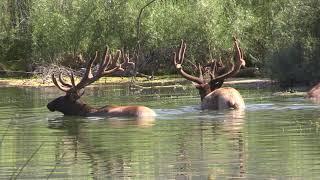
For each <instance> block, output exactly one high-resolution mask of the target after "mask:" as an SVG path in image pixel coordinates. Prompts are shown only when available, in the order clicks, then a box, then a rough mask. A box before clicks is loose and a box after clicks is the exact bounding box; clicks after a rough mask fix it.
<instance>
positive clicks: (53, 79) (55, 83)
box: [51, 73, 70, 92]
mask: <svg viewBox="0 0 320 180" xmlns="http://www.w3.org/2000/svg"><path fill="white" fill-rule="evenodd" d="M51 78H52V82H53V84H54V85H55V86H57V88H59V89H60V90H61V91H64V92H68V91H69V90H70V88H68V87H62V86H60V85H59V83H58V81H57V79H56V77H54V73H53V74H52V75H51Z"/></svg>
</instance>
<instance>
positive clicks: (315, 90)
mask: <svg viewBox="0 0 320 180" xmlns="http://www.w3.org/2000/svg"><path fill="white" fill-rule="evenodd" d="M307 98H310V99H311V100H312V101H314V102H316V103H320V83H318V84H316V85H315V86H313V87H312V88H311V89H310V90H309V91H308V93H307Z"/></svg>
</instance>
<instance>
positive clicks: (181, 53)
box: [173, 40, 205, 84]
mask: <svg viewBox="0 0 320 180" xmlns="http://www.w3.org/2000/svg"><path fill="white" fill-rule="evenodd" d="M186 48H187V45H186V43H184V42H183V40H181V45H180V49H179V52H178V59H177V54H176V52H174V53H173V63H174V65H175V67H176V69H177V70H178V72H179V73H180V74H181V75H182V76H183V77H184V78H186V79H187V80H189V81H192V82H195V83H198V84H204V83H205V81H204V79H203V75H202V70H201V69H202V67H201V66H200V64H199V73H200V75H199V77H195V76H192V75H190V74H188V73H186V72H185V71H184V70H183V69H182V63H183V60H184V55H185V52H186Z"/></svg>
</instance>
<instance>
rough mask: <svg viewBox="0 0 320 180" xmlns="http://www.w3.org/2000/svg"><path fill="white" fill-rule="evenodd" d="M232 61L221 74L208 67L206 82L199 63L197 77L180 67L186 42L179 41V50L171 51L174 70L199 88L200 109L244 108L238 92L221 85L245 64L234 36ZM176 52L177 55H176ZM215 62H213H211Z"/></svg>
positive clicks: (215, 69) (213, 67) (214, 68)
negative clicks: (207, 79)
mask: <svg viewBox="0 0 320 180" xmlns="http://www.w3.org/2000/svg"><path fill="white" fill-rule="evenodd" d="M233 39H234V50H235V55H234V59H235V60H234V61H235V62H234V63H231V67H230V68H229V69H227V70H226V72H224V73H223V74H218V73H217V72H215V71H217V68H216V67H215V66H212V67H211V68H210V72H209V75H210V81H209V82H207V81H206V80H205V79H204V77H203V73H202V69H203V67H202V66H201V65H200V64H199V67H198V70H199V77H195V76H192V75H190V74H188V73H186V72H185V71H184V70H183V69H182V63H183V60H184V56H185V51H186V47H187V46H186V43H184V42H183V41H182V42H181V45H180V48H179V51H178V52H177V53H176V52H174V53H173V63H174V65H175V68H176V70H177V71H178V72H179V74H180V75H182V76H183V77H184V78H185V79H187V80H189V81H191V82H193V84H194V85H195V87H196V88H197V89H198V90H199V94H200V98H201V108H202V109H213V110H220V109H244V108H245V104H244V100H243V98H242V96H241V95H240V93H239V92H238V91H237V90H236V89H234V88H231V87H221V86H222V85H223V82H224V80H225V79H227V78H230V77H232V76H234V75H235V74H237V73H238V72H239V70H240V68H241V67H242V66H245V61H244V59H243V54H242V51H241V49H240V47H239V44H238V41H237V39H236V38H235V37H234V38H233ZM177 54H178V55H177ZM213 64H215V63H213Z"/></svg>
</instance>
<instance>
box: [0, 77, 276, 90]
mask: <svg viewBox="0 0 320 180" xmlns="http://www.w3.org/2000/svg"><path fill="white" fill-rule="evenodd" d="M135 82H136V83H137V84H138V85H143V84H157V85H162V84H188V80H185V79H184V78H178V77H174V76H157V77H155V79H154V80H146V78H141V77H137V80H136V81H135ZM130 83H131V77H102V78H101V79H99V80H98V81H96V82H94V83H93V84H91V85H89V86H97V85H115V84H120V85H121V84H130ZM224 84H225V85H248V86H250V87H251V86H261V85H263V86H272V85H274V84H276V83H275V82H274V81H272V80H270V79H267V78H230V79H228V80H227V81H226V82H225V83H224ZM54 86H55V85H54V84H53V83H52V82H51V79H50V81H49V82H48V81H44V80H42V79H40V78H0V88H1V87H54Z"/></svg>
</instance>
